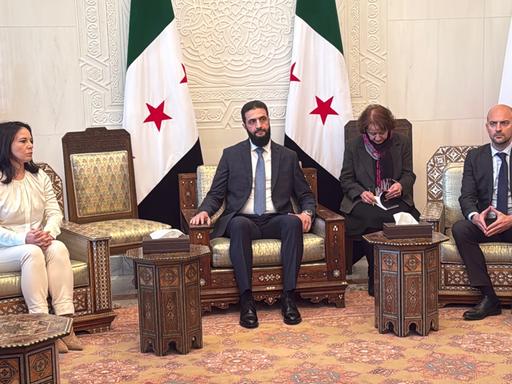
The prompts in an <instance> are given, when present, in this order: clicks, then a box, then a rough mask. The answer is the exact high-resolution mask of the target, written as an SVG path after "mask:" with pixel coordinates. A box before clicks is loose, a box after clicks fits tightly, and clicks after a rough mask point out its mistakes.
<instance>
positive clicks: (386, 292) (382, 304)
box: [363, 231, 448, 336]
mask: <svg viewBox="0 0 512 384" xmlns="http://www.w3.org/2000/svg"><path fill="white" fill-rule="evenodd" d="M363 238H364V239H365V240H366V241H368V242H369V243H370V244H373V245H374V262H375V327H376V328H378V330H379V333H384V332H387V331H390V330H391V331H392V332H394V333H395V334H396V335H398V336H407V335H408V334H409V332H410V330H411V328H413V327H414V329H415V331H416V332H417V333H418V334H420V335H421V336H426V335H428V333H429V332H430V330H431V329H433V330H436V331H437V330H438V329H439V311H438V300H437V295H438V284H439V244H440V243H442V242H443V241H446V240H448V237H446V236H445V235H443V234H442V233H439V232H433V233H432V237H431V238H409V239H388V238H387V237H386V236H384V234H383V232H382V231H379V232H374V233H370V234H366V235H364V236H363Z"/></svg>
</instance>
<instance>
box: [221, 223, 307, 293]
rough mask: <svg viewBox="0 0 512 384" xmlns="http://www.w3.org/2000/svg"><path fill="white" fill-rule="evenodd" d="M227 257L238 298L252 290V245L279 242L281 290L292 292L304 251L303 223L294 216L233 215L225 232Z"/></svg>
mask: <svg viewBox="0 0 512 384" xmlns="http://www.w3.org/2000/svg"><path fill="white" fill-rule="evenodd" d="M226 235H227V236H228V237H229V238H230V239H231V240H230V245H229V256H230V259H231V263H232V264H233V269H234V271H235V277H236V281H237V284H238V289H239V291H240V294H242V293H244V292H245V291H246V290H251V289H252V258H253V255H252V241H253V240H257V239H280V240H281V263H282V266H283V290H284V291H290V290H294V289H295V286H296V283H297V275H298V273H299V268H300V263H301V259H302V253H303V248H304V243H303V234H302V221H301V220H300V219H299V218H298V217H297V216H295V215H289V214H264V215H261V216H258V215H236V216H234V217H233V218H232V219H231V220H230V221H229V224H228V226H227V228H226Z"/></svg>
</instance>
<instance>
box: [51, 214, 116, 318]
mask: <svg viewBox="0 0 512 384" xmlns="http://www.w3.org/2000/svg"><path fill="white" fill-rule="evenodd" d="M57 239H58V240H60V241H62V242H63V243H64V244H65V245H66V247H67V248H68V250H69V253H70V255H71V258H72V259H74V260H80V261H83V262H86V263H87V265H88V266H89V268H88V269H89V284H90V286H91V288H92V289H91V295H92V301H93V308H94V312H95V313H97V312H104V311H111V310H112V292H111V285H110V245H109V243H110V237H108V236H97V235H96V234H94V233H91V232H90V231H84V229H83V227H82V226H81V225H80V224H76V223H73V222H70V221H64V222H63V223H62V226H61V234H60V235H59V236H58V237H57Z"/></svg>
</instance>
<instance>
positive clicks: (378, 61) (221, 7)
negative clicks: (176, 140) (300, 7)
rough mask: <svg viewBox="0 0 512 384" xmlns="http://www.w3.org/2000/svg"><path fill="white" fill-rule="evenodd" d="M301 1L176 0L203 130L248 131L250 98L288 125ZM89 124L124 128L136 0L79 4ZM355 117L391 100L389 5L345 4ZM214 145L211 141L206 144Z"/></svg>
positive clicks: (370, 0) (382, 1) (341, 8)
mask: <svg viewBox="0 0 512 384" xmlns="http://www.w3.org/2000/svg"><path fill="white" fill-rule="evenodd" d="M295 1H296V0H273V1H269V0H253V1H239V0H202V1H198V0H173V8H174V12H175V16H176V21H177V25H178V30H179V32H180V34H181V43H182V48H183V55H184V62H185V65H186V66H187V71H188V75H189V76H188V78H189V86H190V89H191V94H192V101H193V103H194V108H195V112H196V117H197V122H198V126H199V129H200V130H204V129H207V130H219V135H221V134H223V133H222V132H224V130H225V129H229V128H236V129H239V127H240V117H239V108H240V105H241V104H242V103H243V102H244V101H246V100H249V99H253V98H259V99H262V100H265V101H267V102H268V103H269V106H270V107H271V111H270V112H271V116H272V117H273V125H274V126H275V127H282V126H284V116H285V109H286V99H287V93H288V71H289V64H290V63H289V61H290V55H291V44H292V34H293V17H294V13H295V12H294V11H295ZM76 3H77V19H78V25H79V34H80V55H81V57H80V67H81V70H82V81H81V89H82V93H83V101H84V110H85V111H86V112H85V113H86V116H85V121H86V124H87V125H88V126H91V125H96V126H97V125H106V126H111V127H118V126H120V125H121V124H122V109H123V85H124V75H125V66H126V64H125V63H126V47H127V40H128V21H129V8H130V0H84V1H77V2H76ZM337 6H338V15H339V18H340V21H341V26H342V38H343V46H344V53H345V58H346V60H347V62H348V68H349V80H350V87H351V93H352V99H353V104H354V114H355V115H356V116H357V115H358V114H359V112H360V111H361V110H362V109H363V108H364V106H365V105H367V104H368V103H370V102H383V103H385V102H386V92H385V82H386V27H385V25H386V13H385V9H386V0H337ZM203 145H208V144H206V143H205V144H203Z"/></svg>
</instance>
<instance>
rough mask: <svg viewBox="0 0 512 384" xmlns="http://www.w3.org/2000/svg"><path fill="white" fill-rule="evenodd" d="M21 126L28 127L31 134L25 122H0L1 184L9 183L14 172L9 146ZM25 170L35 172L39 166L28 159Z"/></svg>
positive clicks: (28, 126) (30, 130)
mask: <svg viewBox="0 0 512 384" xmlns="http://www.w3.org/2000/svg"><path fill="white" fill-rule="evenodd" d="M22 128H26V129H28V131H29V132H30V135H32V129H31V128H30V125H28V124H26V123H22V122H20V121H8V122H5V123H0V173H1V174H0V178H1V179H2V183H3V184H9V183H10V182H11V181H12V179H13V178H14V176H15V174H16V170H15V169H14V166H13V165H12V163H11V159H12V153H11V146H12V143H13V141H14V138H15V137H16V133H18V131H19V130H20V129H22ZM25 170H26V171H29V172H30V173H37V172H38V171H39V167H38V166H37V165H36V164H35V163H34V162H33V161H32V160H30V161H29V162H28V163H25Z"/></svg>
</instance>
